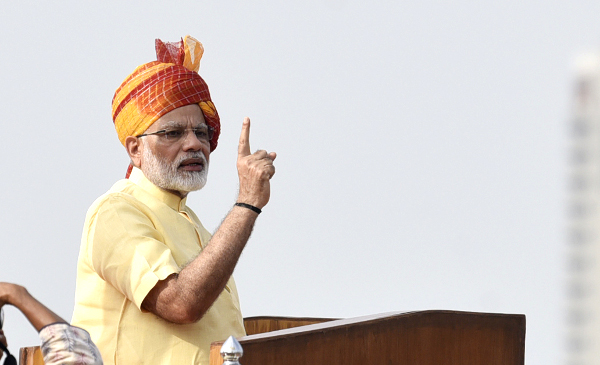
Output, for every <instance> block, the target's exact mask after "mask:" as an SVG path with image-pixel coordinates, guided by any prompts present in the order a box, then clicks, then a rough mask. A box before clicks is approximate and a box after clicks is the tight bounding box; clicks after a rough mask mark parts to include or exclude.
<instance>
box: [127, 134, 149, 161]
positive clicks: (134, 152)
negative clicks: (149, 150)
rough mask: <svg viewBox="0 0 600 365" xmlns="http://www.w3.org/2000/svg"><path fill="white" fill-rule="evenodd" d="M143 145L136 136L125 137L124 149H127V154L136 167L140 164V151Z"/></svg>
mask: <svg viewBox="0 0 600 365" xmlns="http://www.w3.org/2000/svg"><path fill="white" fill-rule="evenodd" d="M143 148H144V145H143V143H142V141H140V140H139V139H138V138H137V137H134V136H129V137H127V138H125V149H126V150H127V154H128V155H129V158H130V159H131V162H132V163H133V166H135V167H137V168H138V169H139V168H141V166H142V151H143Z"/></svg>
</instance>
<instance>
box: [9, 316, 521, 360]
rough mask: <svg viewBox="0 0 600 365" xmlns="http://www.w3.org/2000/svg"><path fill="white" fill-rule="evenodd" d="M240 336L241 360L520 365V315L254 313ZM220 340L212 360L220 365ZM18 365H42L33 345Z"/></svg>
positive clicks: (214, 345) (214, 343)
mask: <svg viewBox="0 0 600 365" xmlns="http://www.w3.org/2000/svg"><path fill="white" fill-rule="evenodd" d="M244 325H245V326H246V332H247V333H248V336H245V337H242V338H239V339H238V340H239V342H240V344H241V345H242V347H243V349H244V356H243V357H242V358H241V359H240V363H241V364H242V365H281V364H285V365H321V364H322V365H524V363H525V316H524V315H520V314H490V313H470V312H454V311H439V310H432V311H422V312H411V313H400V312H395V313H384V314H378V315H372V316H366V317H358V318H350V319H338V320H333V319H327V318H285V317H253V318H246V319H244ZM222 344H223V341H221V342H213V344H212V345H211V348H210V365H221V364H223V360H222V359H221V355H220V354H219V352H220V350H221V346H222ZM19 358H20V359H19V364H21V365H38V364H39V365H42V364H44V361H43V359H42V356H41V351H40V348H39V346H35V347H24V348H21V351H20V356H19Z"/></svg>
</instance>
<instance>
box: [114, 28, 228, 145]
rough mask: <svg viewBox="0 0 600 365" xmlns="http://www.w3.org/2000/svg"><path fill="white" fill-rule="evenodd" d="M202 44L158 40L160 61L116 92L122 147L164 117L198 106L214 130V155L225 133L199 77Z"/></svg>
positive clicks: (139, 70) (134, 75)
mask: <svg viewBox="0 0 600 365" xmlns="http://www.w3.org/2000/svg"><path fill="white" fill-rule="evenodd" d="M203 53H204V48H203V47H202V43H200V42H199V41H198V40H196V39H194V38H192V37H190V36H185V38H184V39H182V40H181V41H180V42H174V43H169V42H167V43H165V42H162V41H161V40H160V39H157V40H156V58H157V61H153V62H149V63H146V64H144V65H141V66H139V67H138V68H136V69H135V71H133V73H132V74H131V75H129V76H128V77H127V78H126V79H125V81H123V83H122V84H121V86H119V88H118V89H117V91H115V96H114V97H113V101H112V116H113V122H114V123H115V129H116V130H117V134H118V136H119V140H120V141H121V144H123V145H125V138H127V137H128V136H137V135H140V134H142V133H144V132H145V131H146V129H148V127H150V126H151V125H152V123H154V122H155V121H156V120H157V119H158V118H160V117H161V116H163V115H164V114H166V113H168V112H170V111H172V110H174V109H176V108H179V107H182V106H186V105H189V104H198V105H199V106H200V108H201V109H202V113H203V114H204V118H205V120H206V124H207V125H208V126H209V127H211V128H212V129H213V130H214V134H213V137H212V139H211V140H210V151H211V152H212V151H213V150H214V149H215V148H217V141H218V139H219V134H220V132H221V122H220V119H219V114H218V113H217V109H216V108H215V106H214V104H213V103H212V101H211V100H210V93H209V92H208V85H206V82H204V80H203V79H202V77H200V75H198V69H199V68H200V59H201V58H202V54H203Z"/></svg>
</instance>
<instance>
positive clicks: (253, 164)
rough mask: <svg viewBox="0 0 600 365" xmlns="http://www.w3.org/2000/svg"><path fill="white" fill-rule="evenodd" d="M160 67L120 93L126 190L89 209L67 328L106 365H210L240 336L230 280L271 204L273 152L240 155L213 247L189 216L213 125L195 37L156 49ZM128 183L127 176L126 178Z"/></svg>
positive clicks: (135, 77)
mask: <svg viewBox="0 0 600 365" xmlns="http://www.w3.org/2000/svg"><path fill="white" fill-rule="evenodd" d="M156 50H157V58H158V61H155V62H150V63H147V64H144V65H142V66H140V67H138V68H137V69H136V70H135V71H134V72H133V73H132V74H131V75H130V76H129V77H127V78H126V79H125V81H124V82H123V83H122V84H121V86H120V87H119V88H118V89H117V91H116V92H115V96H114V98H113V120H114V123H115V128H116V130H117V134H118V136H119V140H120V141H121V143H122V144H123V146H125V149H126V150H127V153H128V154H129V157H130V159H131V165H130V168H129V171H128V178H127V179H125V180H121V181H119V182H117V183H116V184H115V185H114V186H113V187H112V188H111V189H110V190H109V191H108V193H106V194H105V195H103V196H101V197H100V198H99V199H97V200H96V201H95V202H94V204H93V205H92V207H91V208H90V209H89V211H88V214H87V217H86V222H85V225H84V231H83V236H82V243H81V250H80V254H79V262H78V268H77V289H76V298H75V302H76V303H75V309H74V313H73V321H72V323H73V324H74V325H77V326H80V327H82V328H85V329H87V330H88V331H89V332H90V334H91V336H92V339H93V340H94V342H95V343H96V344H97V345H98V348H99V349H100V352H101V353H102V358H103V359H104V362H105V364H208V353H209V348H210V343H211V342H213V341H217V340H223V339H226V338H227V337H228V336H230V335H234V336H243V335H244V334H245V331H244V327H243V320H242V316H241V313H240V309H239V300H238V294H237V290H236V286H235V282H234V281H233V278H232V277H231V274H232V272H233V270H234V268H235V265H236V263H237V261H238V258H239V256H240V254H241V252H242V250H243V249H244V246H245V245H246V242H247V241H248V238H249V236H250V233H251V231H252V228H253V225H254V222H255V220H256V218H257V216H258V214H259V213H260V212H261V209H262V208H263V207H264V206H265V205H266V204H267V202H268V201H269V197H270V179H271V177H273V174H274V173H275V169H274V167H273V160H274V159H275V157H276V154H275V153H273V152H270V153H267V152H266V151H257V152H255V153H253V154H252V153H250V144H249V137H250V120H249V119H248V118H246V119H245V120H244V122H243V125H242V132H241V136H240V142H239V147H238V160H237V168H238V176H239V193H238V199H237V202H236V204H235V205H234V206H233V207H232V209H231V211H230V212H229V213H228V214H227V216H226V217H225V219H224V220H223V222H222V223H221V225H220V227H219V228H218V229H217V231H216V232H215V233H214V235H213V236H212V237H211V235H210V234H209V233H208V231H207V230H206V229H205V228H204V227H203V226H202V224H201V223H200V221H199V220H198V218H197V216H196V215H195V214H194V212H192V210H191V209H189V208H188V207H187V206H186V197H187V194H188V193H189V192H191V191H195V190H199V189H201V188H202V187H203V186H204V184H205V183H206V177H207V172H208V166H209V160H210V153H211V152H212V151H213V150H214V149H215V148H216V146H217V139H218V137H219V132H220V121H219V116H218V114H217V111H216V109H215V107H214V105H213V103H212V101H211V99H210V94H209V92H208V87H207V86H206V83H205V82H204V80H202V78H201V77H200V76H199V75H198V73H197V70H198V67H199V64H200V58H201V57H202V53H203V49H202V45H201V44H200V43H199V42H198V41H197V40H195V39H193V38H191V37H189V36H188V37H185V39H184V40H182V41H181V42H178V43H163V42H161V41H160V40H157V41H156ZM129 173H130V175H129Z"/></svg>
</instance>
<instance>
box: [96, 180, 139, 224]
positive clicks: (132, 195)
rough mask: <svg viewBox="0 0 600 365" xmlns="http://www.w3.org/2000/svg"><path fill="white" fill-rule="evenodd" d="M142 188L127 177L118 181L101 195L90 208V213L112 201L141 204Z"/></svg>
mask: <svg viewBox="0 0 600 365" xmlns="http://www.w3.org/2000/svg"><path fill="white" fill-rule="evenodd" d="M139 190H140V188H139V187H138V186H137V185H136V184H134V183H132V182H131V181H129V180H127V179H123V180H119V181H117V182H116V183H115V184H114V185H113V186H112V187H111V188H110V189H109V190H108V191H107V192H106V193H104V194H102V195H100V196H99V197H98V198H96V200H95V201H94V202H93V203H92V205H91V206H90V208H89V209H88V215H89V214H94V213H95V212H97V211H98V210H99V209H100V208H101V207H102V206H103V205H105V204H107V203H109V202H111V203H118V202H121V203H124V204H134V205H137V204H141V202H140V199H139V194H140V192H139Z"/></svg>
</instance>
